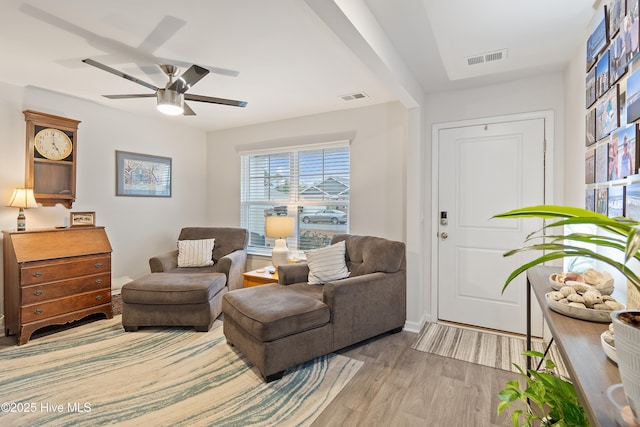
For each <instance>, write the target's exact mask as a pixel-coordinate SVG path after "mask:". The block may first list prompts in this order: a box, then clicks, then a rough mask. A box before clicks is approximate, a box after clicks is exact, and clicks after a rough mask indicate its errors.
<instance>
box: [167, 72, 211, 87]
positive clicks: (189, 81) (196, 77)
mask: <svg viewBox="0 0 640 427" xmlns="http://www.w3.org/2000/svg"><path fill="white" fill-rule="evenodd" d="M207 74H209V70H207V69H206V68H202V67H200V66H198V65H192V66H191V67H189V69H188V70H187V71H185V72H184V73H182V75H181V76H180V77H178V78H177V79H176V81H175V82H173V83H172V84H171V85H170V86H169V87H168V88H167V89H169V90H175V91H176V92H178V93H185V92H186V91H187V90H189V88H190V87H191V86H193V85H194V84H196V83H198V82H199V81H200V79H202V78H203V77H204V76H206V75H207Z"/></svg>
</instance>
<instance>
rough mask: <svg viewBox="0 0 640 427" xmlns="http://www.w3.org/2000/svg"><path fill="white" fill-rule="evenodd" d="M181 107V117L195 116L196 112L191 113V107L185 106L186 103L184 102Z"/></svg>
mask: <svg viewBox="0 0 640 427" xmlns="http://www.w3.org/2000/svg"><path fill="white" fill-rule="evenodd" d="M182 107H183V108H184V113H182V115H184V116H195V115H196V112H195V111H193V110H192V109H191V107H189V106H188V105H187V103H186V102H185V103H183V104H182Z"/></svg>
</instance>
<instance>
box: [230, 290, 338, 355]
mask: <svg viewBox="0 0 640 427" xmlns="http://www.w3.org/2000/svg"><path fill="white" fill-rule="evenodd" d="M304 286H306V285H304ZM316 293H318V294H320V292H316ZM222 312H223V313H224V315H225V317H226V316H229V317H230V318H231V319H233V320H234V321H235V323H237V324H238V325H240V326H241V327H242V328H243V329H244V330H245V331H247V332H248V333H249V334H251V335H252V336H253V337H255V338H256V339H257V340H258V341H261V342H269V341H274V340H277V339H279V338H282V337H286V336H289V335H294V334H297V333H299V332H304V331H307V330H310V329H314V328H318V327H320V326H323V325H326V324H327V323H329V318H330V312H329V307H327V305H326V304H324V303H323V302H322V301H321V300H319V299H318V298H315V297H314V296H311V295H309V294H303V293H301V292H299V291H298V290H296V289H294V288H292V287H290V286H284V285H279V284H276V283H271V284H268V285H262V286H254V287H251V288H244V289H236V290H234V291H231V292H228V293H226V294H225V295H224V297H223V299H222Z"/></svg>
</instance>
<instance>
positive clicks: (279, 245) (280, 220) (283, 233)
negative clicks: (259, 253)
mask: <svg viewBox="0 0 640 427" xmlns="http://www.w3.org/2000/svg"><path fill="white" fill-rule="evenodd" d="M295 225H296V224H295V217H292V216H278V215H273V216H268V217H266V218H265V235H266V236H267V237H272V238H275V239H276V243H275V245H274V246H273V250H272V251H271V263H272V264H273V266H274V267H276V268H277V267H278V266H279V265H283V264H286V263H287V261H288V260H289V248H287V240H286V239H287V237H291V236H293V235H294V234H295Z"/></svg>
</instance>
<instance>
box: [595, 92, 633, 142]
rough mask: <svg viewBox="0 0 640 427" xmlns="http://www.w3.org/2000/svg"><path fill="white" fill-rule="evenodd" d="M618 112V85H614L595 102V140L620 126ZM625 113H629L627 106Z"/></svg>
mask: <svg viewBox="0 0 640 427" xmlns="http://www.w3.org/2000/svg"><path fill="white" fill-rule="evenodd" d="M627 90H628V89H627ZM619 113H620V111H619V102H618V85H614V86H613V87H612V88H611V89H609V91H608V92H607V93H605V94H604V96H603V97H602V98H601V99H599V100H598V102H597V103H596V141H599V140H601V139H602V138H604V137H605V136H607V135H609V134H610V133H611V132H613V131H614V130H615V129H616V128H617V127H618V126H620V114H619ZM627 114H629V109H628V108H627Z"/></svg>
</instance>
